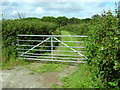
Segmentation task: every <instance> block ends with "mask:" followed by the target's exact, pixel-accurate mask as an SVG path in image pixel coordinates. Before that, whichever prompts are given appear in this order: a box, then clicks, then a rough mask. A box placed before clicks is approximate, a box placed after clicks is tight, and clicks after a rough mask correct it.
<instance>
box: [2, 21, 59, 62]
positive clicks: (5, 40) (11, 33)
mask: <svg viewBox="0 0 120 90" xmlns="http://www.w3.org/2000/svg"><path fill="white" fill-rule="evenodd" d="M57 27H58V26H57V25H56V24H54V23H51V22H41V21H39V20H35V19H34V20H30V19H28V20H24V19H23V20H20V19H18V20H2V49H3V50H2V54H3V55H2V56H3V59H2V61H3V62H8V61H10V58H11V57H16V46H15V45H16V39H17V37H16V35H17V34H33V35H34V34H35V35H36V34H37V35H52V34H56V35H57V34H59V31H57V30H56V29H57ZM33 38H34V39H38V40H40V38H39V37H29V40H30V39H33ZM19 39H28V37H25V38H19ZM42 39H43V40H44V39H45V38H42ZM31 44H33V43H31Z"/></svg>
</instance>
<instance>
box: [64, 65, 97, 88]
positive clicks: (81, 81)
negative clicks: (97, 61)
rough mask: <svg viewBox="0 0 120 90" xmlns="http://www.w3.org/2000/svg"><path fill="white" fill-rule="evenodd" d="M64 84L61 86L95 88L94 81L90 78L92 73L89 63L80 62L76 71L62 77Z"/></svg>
mask: <svg viewBox="0 0 120 90" xmlns="http://www.w3.org/2000/svg"><path fill="white" fill-rule="evenodd" d="M62 81H63V82H64V84H63V85H62V88H95V87H93V86H94V84H95V83H96V82H93V80H92V74H91V72H90V70H89V65H87V64H80V65H79V66H78V69H77V71H76V72H74V73H73V74H72V75H69V76H67V77H64V78H62Z"/></svg>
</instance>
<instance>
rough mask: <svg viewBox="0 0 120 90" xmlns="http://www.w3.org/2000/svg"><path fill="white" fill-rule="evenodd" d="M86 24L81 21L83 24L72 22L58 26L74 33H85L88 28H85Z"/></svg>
mask: <svg viewBox="0 0 120 90" xmlns="http://www.w3.org/2000/svg"><path fill="white" fill-rule="evenodd" d="M87 27H88V26H87V24H85V23H83V24H72V25H66V26H64V27H60V28H59V30H60V31H62V30H65V31H69V32H72V33H75V34H77V35H86V33H87V31H88V28H87Z"/></svg>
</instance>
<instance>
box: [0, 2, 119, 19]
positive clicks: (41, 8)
mask: <svg viewBox="0 0 120 90" xmlns="http://www.w3.org/2000/svg"><path fill="white" fill-rule="evenodd" d="M118 1H119V0H2V2H1V4H2V10H1V11H2V12H1V13H2V14H3V17H4V18H18V12H19V13H23V14H24V16H25V17H38V18H41V17H43V16H54V17H58V16H66V17H68V18H71V17H76V18H81V19H82V18H83V19H84V18H91V16H92V15H95V14H101V13H102V12H103V9H104V10H106V11H107V10H109V9H111V10H114V9H115V8H116V6H115V2H118Z"/></svg>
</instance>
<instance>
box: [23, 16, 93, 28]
mask: <svg viewBox="0 0 120 90" xmlns="http://www.w3.org/2000/svg"><path fill="white" fill-rule="evenodd" d="M23 19H24V20H35V19H37V20H40V21H44V22H53V23H56V24H58V25H59V27H60V26H65V25H70V24H81V23H86V22H88V21H90V20H91V18H86V19H78V18H75V17H72V18H70V19H69V18H67V17H65V16H59V17H57V18H56V17H53V16H44V17H42V18H36V17H29V18H23Z"/></svg>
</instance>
